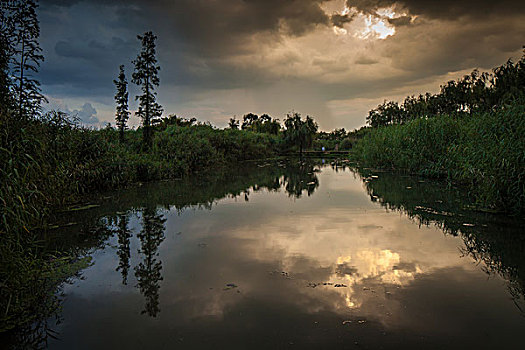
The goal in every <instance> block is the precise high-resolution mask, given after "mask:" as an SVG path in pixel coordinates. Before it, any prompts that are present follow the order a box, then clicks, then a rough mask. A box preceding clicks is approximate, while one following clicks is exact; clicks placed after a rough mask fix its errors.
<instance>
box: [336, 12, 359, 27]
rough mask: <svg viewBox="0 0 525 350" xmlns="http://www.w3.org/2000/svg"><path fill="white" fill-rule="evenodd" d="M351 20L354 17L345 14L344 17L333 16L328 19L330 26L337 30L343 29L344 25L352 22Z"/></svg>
mask: <svg viewBox="0 0 525 350" xmlns="http://www.w3.org/2000/svg"><path fill="white" fill-rule="evenodd" d="M353 19H354V16H353V15H349V14H346V15H339V14H335V15H332V16H331V17H330V20H331V21H332V24H333V25H334V26H336V27H339V28H343V26H344V25H345V23H349V22H352V20H353Z"/></svg>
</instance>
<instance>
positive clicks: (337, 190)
mask: <svg viewBox="0 0 525 350" xmlns="http://www.w3.org/2000/svg"><path fill="white" fill-rule="evenodd" d="M329 163H330V161H326V164H322V163H321V162H313V161H305V162H301V161H298V160H287V161H284V160H283V161H274V162H271V163H263V164H252V165H246V166H243V167H240V168H239V169H226V170H220V171H217V173H216V174H209V175H207V176H197V177H194V178H193V179H188V180H180V181H170V182H159V183H154V184H146V185H143V186H140V187H136V188H133V189H128V190H123V191H120V192H114V193H110V194H109V195H108V197H105V198H104V199H103V200H102V203H100V204H101V205H100V206H99V207H96V208H93V209H90V210H85V211H78V212H74V213H71V214H67V215H65V217H64V218H62V220H63V221H64V222H63V223H68V222H72V223H73V224H72V226H69V227H67V228H66V229H63V230H57V233H56V237H55V244H56V245H57V246H58V247H59V248H60V249H73V248H74V249H76V250H77V251H82V252H85V253H86V254H88V255H90V256H92V258H93V260H92V266H90V267H89V268H87V269H85V270H84V271H83V272H82V278H80V279H78V278H77V279H73V280H72V281H71V283H70V284H66V285H65V286H64V287H63V289H62V292H63V297H62V300H63V304H62V311H61V316H60V322H59V324H56V320H55V319H54V318H53V319H50V320H48V327H49V331H48V333H50V334H52V335H53V337H54V338H56V339H54V338H53V337H48V338H47V346H48V347H49V348H50V349H175V348H176V349H178V348H180V349H201V348H202V349H254V348H257V349H282V348H296V349H304V348H319V349H328V348H333V349H338V348H350V349H351V348H356V349H359V348H363V349H377V348H384V349H389V348H413V349H429V348H437V349H449V348H458V349H467V348H476V349H480V348H483V349H485V348H487V349H489V348H499V349H516V348H520V347H521V346H523V343H524V342H523V340H524V339H525V317H524V316H525V302H524V287H525V283H524V276H525V263H524V262H525V256H524V252H525V232H523V231H524V229H523V227H524V226H523V224H524V222H523V221H520V220H517V219H511V218H508V217H504V216H495V215H491V214H483V213H478V212H475V211H473V210H470V209H469V206H468V203H466V202H465V195H464V193H461V192H458V191H456V190H454V189H449V188H447V187H446V186H445V185H443V184H440V183H436V182H430V181H427V180H423V179H420V178H416V177H408V176H401V175H395V174H389V173H384V172H378V171H373V170H371V169H360V170H357V169H354V168H350V167H347V166H346V163H338V164H329Z"/></svg>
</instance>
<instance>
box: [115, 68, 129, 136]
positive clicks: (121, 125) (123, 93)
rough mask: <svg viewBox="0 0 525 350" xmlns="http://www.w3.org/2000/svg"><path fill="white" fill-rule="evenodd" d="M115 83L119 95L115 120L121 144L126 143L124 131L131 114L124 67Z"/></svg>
mask: <svg viewBox="0 0 525 350" xmlns="http://www.w3.org/2000/svg"><path fill="white" fill-rule="evenodd" d="M113 83H114V84H115V87H116V88H117V93H116V94H115V102H116V103H117V111H116V114H115V120H116V123H117V128H118V129H119V134H120V142H124V130H126V128H127V127H126V122H127V121H128V119H129V114H130V113H129V110H128V82H127V80H126V74H125V73H124V65H121V66H120V73H119V75H118V80H113Z"/></svg>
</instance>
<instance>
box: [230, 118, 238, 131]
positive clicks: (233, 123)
mask: <svg viewBox="0 0 525 350" xmlns="http://www.w3.org/2000/svg"><path fill="white" fill-rule="evenodd" d="M228 126H229V128H230V129H235V130H238V129H239V120H237V119H235V117H233V118H230V121H229V122H228Z"/></svg>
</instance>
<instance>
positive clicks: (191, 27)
mask: <svg viewBox="0 0 525 350" xmlns="http://www.w3.org/2000/svg"><path fill="white" fill-rule="evenodd" d="M38 14H39V19H40V29H41V37H40V43H41V46H42V49H43V54H44V56H45V62H44V63H42V66H41V69H40V73H39V79H40V81H41V83H42V90H43V93H44V94H45V95H46V96H47V98H48V99H49V101H50V102H49V104H47V105H45V106H44V107H45V109H61V110H64V111H67V112H71V113H73V114H76V115H77V116H78V117H79V118H80V119H81V120H82V122H83V123H84V124H86V125H89V126H93V127H98V126H102V125H104V124H106V123H107V122H112V123H113V124H114V114H115V112H114V111H115V103H114V98H113V96H114V94H115V86H114V84H113V80H114V79H116V77H117V75H118V69H119V65H121V64H123V65H125V68H126V74H127V76H128V80H131V73H132V71H133V65H132V63H131V61H132V60H133V59H135V58H136V56H137V54H138V53H139V51H140V42H139V40H138V39H137V35H140V34H143V33H144V32H146V31H150V30H151V31H153V32H154V34H155V35H156V36H157V37H158V39H157V58H158V60H159V65H160V67H161V70H160V73H159V76H160V86H159V87H158V89H157V91H158V102H159V103H160V104H161V105H162V106H163V108H164V116H167V115H169V114H176V115H178V116H181V117H186V118H190V117H193V116H195V117H196V118H197V119H198V120H200V121H209V122H211V123H212V124H213V125H215V126H218V127H224V126H226V125H227V123H228V120H229V119H230V118H231V117H233V116H236V117H237V118H242V116H243V115H244V114H246V113H249V112H252V113H256V114H263V113H268V114H270V115H271V116H272V117H274V118H278V119H280V120H281V121H282V120H283V119H284V118H285V117H286V114H287V113H289V112H291V111H295V112H299V113H301V114H302V115H310V116H312V117H314V118H315V120H316V121H317V122H318V123H319V126H320V129H321V130H326V131H329V130H333V129H334V128H342V127H344V128H346V129H347V130H352V129H354V128H359V127H361V126H363V125H364V124H365V118H366V115H367V113H368V111H369V110H370V109H371V108H374V107H376V106H377V105H378V104H379V103H381V102H383V101H384V100H385V99H388V100H391V99H393V100H397V101H400V100H402V99H403V98H404V97H405V96H407V95H412V94H419V93H424V92H427V91H429V92H437V91H438V90H439V86H440V84H443V83H445V82H446V81H448V80H452V79H457V78H459V77H461V76H463V75H465V74H467V73H470V72H471V71H472V70H473V69H475V68H478V69H480V70H484V71H486V70H490V69H491V68H493V67H495V66H498V65H501V64H503V63H504V62H506V60H507V59H509V58H512V59H514V60H516V59H518V58H519V57H521V55H522V46H523V45H525V1H521V0H500V1H493V0H466V1H460V0H440V1H436V0H370V1H366V0H356V1H352V0H330V1H325V0H149V1H146V0H116V1H108V0H41V1H40V8H39V11H38ZM138 92H139V89H138V87H137V86H135V85H134V84H130V108H131V109H132V110H136V109H137V103H136V101H135V99H134V97H135V96H136V95H137V93H138ZM139 123H140V120H139V119H138V118H137V117H135V116H132V117H131V118H130V124H131V125H132V126H137V125H139Z"/></svg>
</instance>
